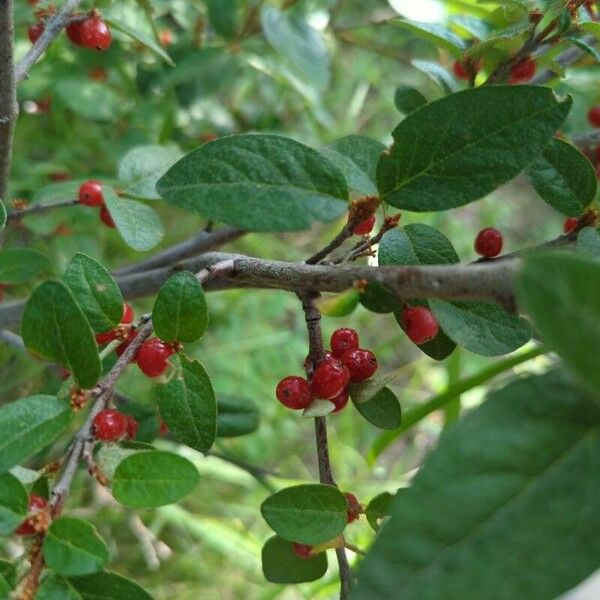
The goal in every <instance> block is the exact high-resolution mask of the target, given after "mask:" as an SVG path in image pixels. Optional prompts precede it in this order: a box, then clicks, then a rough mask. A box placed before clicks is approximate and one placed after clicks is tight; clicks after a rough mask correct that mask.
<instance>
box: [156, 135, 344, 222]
mask: <svg viewBox="0 0 600 600" xmlns="http://www.w3.org/2000/svg"><path fill="white" fill-rule="evenodd" d="M156 188H157V191H158V193H159V194H160V195H161V196H162V197H163V198H164V199H165V200H166V201H167V202H169V203H170V204H173V205H175V206H179V207H180V208H184V209H187V210H191V211H194V212H197V213H200V214H201V215H202V216H204V217H205V218H207V219H210V220H213V221H218V222H221V223H228V224H229V225H235V226H237V227H241V228H243V229H251V230H255V231H294V230H301V229H308V228H309V227H310V226H311V225H312V224H313V223H314V222H315V221H316V222H319V221H320V222H327V221H332V220H333V219H336V218H337V217H340V216H341V215H342V214H344V212H346V210H347V208H348V207H347V204H346V202H345V201H344V200H346V199H347V197H348V188H347V186H346V182H345V180H344V176H343V174H342V173H341V172H340V171H339V170H338V169H337V167H335V166H334V165H333V164H332V163H331V162H330V161H329V160H327V159H326V158H325V157H324V156H322V155H321V154H319V153H318V152H316V151H315V150H313V149H311V148H308V147H307V146H303V145H302V144H299V143H298V142H295V141H293V140H290V139H287V138H284V137H280V136H276V135H266V134H242V135H232V136H229V137H224V138H220V139H218V140H215V141H214V142H210V143H208V144H204V145H202V146H200V147H199V148H197V149H196V150H194V151H192V152H191V153H190V154H188V155H187V156H185V157H184V158H182V159H181V160H180V161H179V162H177V163H176V164H175V165H174V166H173V167H171V169H169V171H167V173H166V174H165V175H164V176H163V177H162V178H161V179H160V180H159V181H158V184H157V186H156Z"/></svg>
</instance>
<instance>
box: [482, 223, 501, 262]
mask: <svg viewBox="0 0 600 600" xmlns="http://www.w3.org/2000/svg"><path fill="white" fill-rule="evenodd" d="M503 242H504V240H503V238H502V234H501V233H500V232H499V231H498V230H497V229H494V228H493V227H488V228H487V229H482V230H481V231H480V232H479V233H478V234H477V237H476V238H475V252H477V254H480V255H481V256H485V258H494V257H495V256H498V254H500V252H502V244H503Z"/></svg>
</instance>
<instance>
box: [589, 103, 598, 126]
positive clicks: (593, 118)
mask: <svg viewBox="0 0 600 600" xmlns="http://www.w3.org/2000/svg"><path fill="white" fill-rule="evenodd" d="M587 118H588V121H589V123H590V125H592V126H593V127H600V106H593V107H592V108H590V110H589V111H588V114H587Z"/></svg>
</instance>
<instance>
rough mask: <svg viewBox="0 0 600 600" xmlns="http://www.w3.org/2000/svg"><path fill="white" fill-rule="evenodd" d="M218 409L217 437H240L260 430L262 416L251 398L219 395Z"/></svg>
mask: <svg viewBox="0 0 600 600" xmlns="http://www.w3.org/2000/svg"><path fill="white" fill-rule="evenodd" d="M217 407H218V410H217V413H218V416H217V437H238V436H240V435H248V434H249V433H253V432H254V431H256V430H257V429H258V424H259V421H260V414H259V412H258V408H257V406H256V404H255V403H254V402H253V401H252V400H250V399H249V398H243V397H241V396H231V395H229V394H219V395H218V397H217Z"/></svg>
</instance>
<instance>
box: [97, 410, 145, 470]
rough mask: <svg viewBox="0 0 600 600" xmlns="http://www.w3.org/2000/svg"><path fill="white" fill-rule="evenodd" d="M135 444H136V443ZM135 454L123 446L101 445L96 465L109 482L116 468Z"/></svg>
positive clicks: (132, 449) (135, 450)
mask: <svg viewBox="0 0 600 600" xmlns="http://www.w3.org/2000/svg"><path fill="white" fill-rule="evenodd" d="M124 414H127V413H124ZM154 437H156V436H154ZM135 443H136V444H137V442H135ZM137 452H139V450H137V449H135V448H128V447H125V445H124V444H102V445H101V446H100V449H99V450H98V452H96V456H95V458H96V464H97V465H98V467H99V468H100V471H101V472H102V473H104V475H106V477H108V480H109V481H110V480H111V479H112V478H113V477H114V476H115V471H116V470H117V467H118V466H119V465H120V464H121V463H122V462H123V461H124V460H125V459H126V458H127V457H128V456H131V455H132V454H136V453H137Z"/></svg>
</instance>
